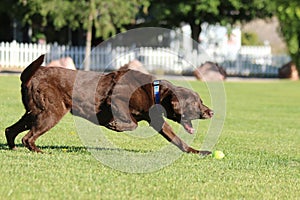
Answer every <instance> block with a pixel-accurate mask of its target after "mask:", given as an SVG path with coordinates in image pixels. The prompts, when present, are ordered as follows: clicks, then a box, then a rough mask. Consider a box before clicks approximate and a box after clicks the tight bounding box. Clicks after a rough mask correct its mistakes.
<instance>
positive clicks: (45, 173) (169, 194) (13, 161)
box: [0, 76, 300, 200]
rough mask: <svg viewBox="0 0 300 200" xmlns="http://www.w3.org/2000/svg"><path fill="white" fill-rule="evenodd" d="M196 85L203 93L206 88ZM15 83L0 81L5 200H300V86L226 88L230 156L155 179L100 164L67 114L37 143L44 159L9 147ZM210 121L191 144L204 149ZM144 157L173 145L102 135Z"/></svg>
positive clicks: (18, 109)
mask: <svg viewBox="0 0 300 200" xmlns="http://www.w3.org/2000/svg"><path fill="white" fill-rule="evenodd" d="M190 84H191V85H192V86H193V88H195V89H196V90H197V91H198V92H200V93H201V94H203V95H202V96H203V99H204V102H208V104H209V96H208V94H207V93H206V92H205V89H204V88H205V86H204V85H203V84H201V83H199V82H193V81H191V82H190ZM19 85H20V82H19V79H18V77H16V76H0V99H1V100H0V133H1V134H0V172H1V173H0V180H1V183H0V184H1V185H0V199H14V200H16V199H299V198H300V123H299V121H300V82H288V81H276V82H264V83H253V82H251V83H250V82H241V83H235V82H234V83H233V82H228V83H225V89H226V96H227V99H226V101H227V115H226V121H225V124H224V129H223V132H222V135H221V137H220V138H219V140H218V143H217V145H216V146H215V149H218V150H222V151H223V152H224V153H225V154H226V157H225V158H224V159H222V160H216V159H213V158H211V157H207V158H204V159H203V158H199V157H198V156H197V155H191V154H182V155H181V156H180V157H179V158H178V159H177V160H176V161H175V162H173V163H172V164H171V165H169V166H167V167H164V168H163V169H161V170H159V171H156V172H153V173H139V174H131V173H124V172H120V171H117V170H114V169H112V168H110V167H107V166H104V165H103V164H101V163H100V162H99V161H97V160H96V159H95V158H94V157H93V156H92V155H91V153H90V152H89V151H87V150H86V149H85V148H84V146H83V145H82V142H81V140H80V139H79V137H78V135H77V134H76V129H75V127H74V120H73V117H72V116H71V115H67V116H66V117H65V118H64V119H63V120H62V121H61V122H60V123H59V124H58V125H57V126H56V127H55V128H53V129H52V130H51V131H50V132H49V133H47V134H45V135H43V136H42V137H40V138H39V139H38V140H37V145H38V146H39V147H41V148H42V150H44V152H45V153H44V154H36V153H32V152H29V151H28V150H27V149H25V148H24V147H23V146H22V145H21V138H22V136H24V134H25V133H22V134H20V135H19V136H18V137H17V139H16V142H17V144H18V151H10V150H8V148H7V146H6V140H5V136H4V130H5V128H6V127H7V126H9V125H11V124H12V123H14V122H16V120H18V119H19V118H20V117H21V116H22V114H23V112H24V110H23V105H22V104H21V98H20V86H19ZM208 125H209V121H203V122H202V121H201V123H200V128H199V129H198V133H197V134H196V138H195V140H194V142H193V144H192V146H193V147H200V146H201V142H202V140H203V135H202V134H201V133H202V132H205V131H206V129H207V127H208ZM99 129H101V130H103V131H105V132H107V134H109V135H110V137H111V138H112V139H113V140H114V141H115V142H116V143H118V144H119V145H120V146H122V147H124V148H126V149H128V150H132V151H137V152H139V151H140V152H145V151H151V150H152V149H156V148H159V146H161V145H166V144H167V142H166V141H165V139H163V138H162V137H161V136H159V135H155V136H153V138H150V139H149V141H148V140H141V141H134V139H130V136H129V135H128V134H125V133H114V132H109V131H106V130H105V129H104V128H99Z"/></svg>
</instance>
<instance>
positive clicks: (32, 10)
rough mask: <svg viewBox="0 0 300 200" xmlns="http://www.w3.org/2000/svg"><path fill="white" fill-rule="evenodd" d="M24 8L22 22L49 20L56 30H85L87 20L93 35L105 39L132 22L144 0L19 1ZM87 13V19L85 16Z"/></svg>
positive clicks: (41, 22) (43, 22)
mask: <svg viewBox="0 0 300 200" xmlns="http://www.w3.org/2000/svg"><path fill="white" fill-rule="evenodd" d="M20 5H22V6H23V9H25V10H26V11H25V14H24V19H23V21H24V22H26V23H30V24H32V23H36V22H38V23H40V24H41V25H42V26H46V25H47V24H48V23H52V24H53V25H54V27H55V28H56V29H61V28H62V27H64V26H68V27H71V28H73V29H77V28H83V29H85V30H87V29H88V26H89V24H90V23H91V24H92V25H93V26H94V27H95V29H96V36H97V37H100V36H102V37H103V38H108V37H109V36H110V35H113V34H115V33H116V32H117V31H118V30H119V29H122V28H123V26H124V25H127V24H130V23H134V20H135V16H136V14H137V13H138V11H139V9H140V7H141V6H142V5H147V0H129V1H121V0H89V1H86V0H78V1H73V0H27V1H23V0H20ZM90 16H91V18H89V17H90Z"/></svg>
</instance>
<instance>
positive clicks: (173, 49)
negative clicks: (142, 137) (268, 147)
mask: <svg viewBox="0 0 300 200" xmlns="http://www.w3.org/2000/svg"><path fill="white" fill-rule="evenodd" d="M299 20H300V2H299V1H298V0H289V1H285V0H189V1H188V0H127V1H123V0H77V1H74V0H1V1H0V70H2V71H3V70H22V69H24V67H26V66H27V65H28V64H29V63H30V62H31V61H33V60H34V59H35V58H37V57H38V56H39V55H40V54H42V53H47V59H46V61H45V64H48V63H50V62H51V61H53V60H59V59H62V58H66V57H69V58H71V59H72V61H73V62H74V64H75V66H76V68H77V69H84V70H93V71H103V69H106V70H107V69H108V70H114V69H117V68H119V67H120V66H122V65H124V64H126V63H129V62H130V61H132V60H138V61H139V62H140V63H141V64H142V65H144V66H145V67H146V70H148V71H150V72H151V73H164V74H186V75H192V74H193V73H194V69H195V67H198V66H201V65H202V64H203V61H204V60H203V54H204V52H205V56H206V58H207V60H206V61H211V62H214V63H218V64H219V65H220V66H222V68H223V69H224V70H225V71H226V73H227V75H228V76H246V77H284V76H283V75H280V74H279V72H280V70H279V68H281V67H282V66H284V65H285V67H286V68H287V69H286V70H285V72H284V73H286V74H285V77H284V78H292V75H293V73H294V71H295V70H296V71H299V67H300V50H299V47H300V23H298V22H299ZM145 27H160V28H166V29H167V30H168V31H161V32H160V33H159V31H158V32H155V34H147V40H146V41H145V40H143V42H142V43H139V42H137V41H139V38H138V34H135V35H134V37H126V38H125V39H124V40H120V37H117V39H116V40H111V39H110V40H108V39H109V38H113V37H114V36H115V35H116V34H119V33H125V32H126V31H128V30H132V29H136V28H145ZM148 30H149V29H148ZM187 36H188V37H187ZM189 38H192V39H193V40H190V39H189ZM103 41H106V42H104V43H103ZM191 41H192V42H191ZM99 44H102V45H100V46H99ZM96 47H97V48H96ZM87 55H88V56H87ZM120 55H122V56H120ZM116 58H117V59H116ZM112 60H113V61H112ZM189 60H191V61H192V62H191V63H192V65H193V66H191V63H190V62H185V61H189ZM290 61H292V62H290ZM194 65H196V66H194ZM149 66H151V68H149ZM162 66H164V67H165V68H164V69H163V70H161V69H162ZM294 74H295V73H294ZM297 76H298V74H297Z"/></svg>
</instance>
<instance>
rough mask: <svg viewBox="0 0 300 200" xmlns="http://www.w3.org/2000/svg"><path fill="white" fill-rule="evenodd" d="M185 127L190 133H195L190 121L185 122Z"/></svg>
mask: <svg viewBox="0 0 300 200" xmlns="http://www.w3.org/2000/svg"><path fill="white" fill-rule="evenodd" d="M184 128H185V130H186V131H187V132H188V133H189V134H193V133H195V129H194V128H193V127H192V126H191V125H189V124H188V123H184Z"/></svg>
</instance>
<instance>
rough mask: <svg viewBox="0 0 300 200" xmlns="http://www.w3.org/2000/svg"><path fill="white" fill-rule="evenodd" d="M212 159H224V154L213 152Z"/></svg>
mask: <svg viewBox="0 0 300 200" xmlns="http://www.w3.org/2000/svg"><path fill="white" fill-rule="evenodd" d="M212 156H213V158H215V159H218V160H221V159H222V158H224V157H225V154H224V153H223V152H222V151H214V152H213V154H212Z"/></svg>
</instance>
